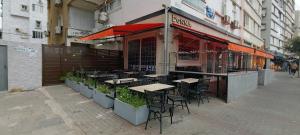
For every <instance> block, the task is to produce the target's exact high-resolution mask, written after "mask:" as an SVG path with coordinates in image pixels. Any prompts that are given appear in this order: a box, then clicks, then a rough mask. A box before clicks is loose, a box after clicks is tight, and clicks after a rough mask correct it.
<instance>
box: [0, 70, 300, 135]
mask: <svg viewBox="0 0 300 135" xmlns="http://www.w3.org/2000/svg"><path fill="white" fill-rule="evenodd" d="M274 78H275V80H274V82H273V83H272V84H271V85H268V86H265V87H259V88H258V89H257V90H256V91H253V92H250V93H249V94H247V95H245V96H243V97H241V98H239V99H238V100H237V101H235V102H234V103H231V104H225V103H223V102H222V101H220V100H217V99H213V100H212V102H210V103H205V104H201V105H200V107H198V106H197V104H196V103H192V104H191V105H190V108H191V114H190V115H188V114H187V111H186V110H181V109H179V108H178V109H176V110H175V117H174V121H175V122H174V124H172V125H171V124H170V121H169V118H166V119H164V120H163V122H164V125H163V134H168V135H183V134H184V135H299V134H300V128H299V127H300V79H296V78H295V79H292V78H290V77H288V75H287V74H286V73H276V75H275V77H274ZM0 134H1V135H102V134H103V135H137V134H139V135H144V134H145V135H152V134H153V135H156V134H159V122H158V121H154V120H152V121H151V122H150V123H149V128H148V130H146V131H145V130H144V125H141V126H137V127H134V126H132V125H131V124H129V123H128V122H127V121H125V120H123V119H122V118H120V117H118V116H117V115H115V114H114V113H113V112H112V111H111V109H103V108H101V107H100V106H98V105H97V104H95V103H93V101H92V100H88V99H86V98H84V97H83V96H81V95H79V94H78V93H75V92H74V91H72V90H71V89H69V88H67V87H65V86H64V85H57V86H51V87H44V88H42V89H39V90H36V91H31V92H22V93H0Z"/></svg>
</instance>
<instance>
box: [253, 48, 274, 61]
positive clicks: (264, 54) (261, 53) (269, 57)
mask: <svg viewBox="0 0 300 135" xmlns="http://www.w3.org/2000/svg"><path fill="white" fill-rule="evenodd" d="M255 55H256V56H260V57H264V58H267V59H274V55H272V54H270V53H267V52H264V51H262V50H255Z"/></svg>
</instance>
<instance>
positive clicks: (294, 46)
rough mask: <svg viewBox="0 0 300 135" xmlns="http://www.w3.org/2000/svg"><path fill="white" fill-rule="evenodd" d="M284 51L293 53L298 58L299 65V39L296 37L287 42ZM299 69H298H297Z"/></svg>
mask: <svg viewBox="0 0 300 135" xmlns="http://www.w3.org/2000/svg"><path fill="white" fill-rule="evenodd" d="M285 49H286V50H287V51H289V52H292V53H295V54H297V55H298V56H299V64H300V37H299V36H296V37H293V38H291V39H289V40H288V41H287V45H286V46H285ZM298 68H299V67H298ZM299 73H300V68H299V71H298V77H300V74H299Z"/></svg>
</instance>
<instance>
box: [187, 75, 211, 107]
mask: <svg viewBox="0 0 300 135" xmlns="http://www.w3.org/2000/svg"><path fill="white" fill-rule="evenodd" d="M209 82H210V79H199V82H198V84H197V86H196V88H195V89H189V95H190V96H195V97H196V98H197V102H198V106H199V105H200V100H201V102H202V104H204V99H207V101H208V102H209V96H208V94H207V93H208V92H209V90H208V89H209Z"/></svg>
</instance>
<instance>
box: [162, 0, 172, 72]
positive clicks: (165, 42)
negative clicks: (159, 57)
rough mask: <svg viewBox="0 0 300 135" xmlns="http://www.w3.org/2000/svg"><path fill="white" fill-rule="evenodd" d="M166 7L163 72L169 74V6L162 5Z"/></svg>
mask: <svg viewBox="0 0 300 135" xmlns="http://www.w3.org/2000/svg"><path fill="white" fill-rule="evenodd" d="M162 6H163V7H164V9H165V29H164V62H163V67H164V68H163V69H164V70H163V72H164V74H168V72H169V71H168V59H169V58H168V43H169V15H168V12H169V9H170V8H169V7H168V6H167V5H165V4H163V5H162Z"/></svg>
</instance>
